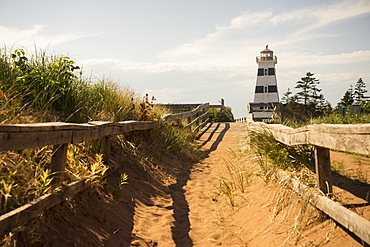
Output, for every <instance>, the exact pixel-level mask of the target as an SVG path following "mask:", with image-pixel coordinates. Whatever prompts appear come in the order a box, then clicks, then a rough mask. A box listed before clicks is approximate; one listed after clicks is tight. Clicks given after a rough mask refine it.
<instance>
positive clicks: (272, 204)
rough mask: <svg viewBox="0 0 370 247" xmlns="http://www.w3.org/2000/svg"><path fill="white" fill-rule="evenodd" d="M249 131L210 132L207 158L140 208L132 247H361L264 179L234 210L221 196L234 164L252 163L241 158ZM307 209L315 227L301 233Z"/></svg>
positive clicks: (217, 126)
mask: <svg viewBox="0 0 370 247" xmlns="http://www.w3.org/2000/svg"><path fill="white" fill-rule="evenodd" d="M246 132H247V125H246V124H242V123H214V124H212V125H209V126H208V127H207V128H206V129H204V130H203V133H201V135H200V138H199V140H198V142H199V144H200V145H202V149H203V150H204V152H205V153H206V155H207V157H206V158H205V159H204V160H203V161H202V162H201V163H198V164H195V165H193V166H192V167H191V168H189V169H184V170H182V171H181V172H180V175H179V176H178V179H177V181H176V183H174V184H172V185H170V186H169V187H168V188H167V189H168V191H164V193H162V194H161V196H156V197H155V198H150V200H151V201H150V202H148V203H146V204H145V203H144V204H143V203H142V202H138V203H137V204H136V207H135V215H134V227H133V233H134V234H135V236H136V237H135V238H134V241H133V242H132V243H131V246H181V247H187V246H361V244H359V243H358V242H356V241H355V240H353V239H352V238H351V237H350V236H349V235H348V234H347V233H345V232H344V231H343V230H342V229H341V228H339V227H337V226H335V224H334V223H332V222H331V221H329V220H326V221H324V222H322V223H320V222H318V221H317V219H318V214H317V212H316V211H315V210H314V209H313V208H312V207H310V206H307V207H306V206H304V207H302V206H301V204H298V203H295V201H298V198H297V197H295V196H294V195H293V194H292V193H291V192H290V191H286V190H282V189H281V188H280V186H277V185H276V184H274V183H272V184H270V183H269V184H266V183H265V182H264V181H263V179H261V178H260V177H258V176H255V178H254V179H253V182H251V183H250V184H249V186H248V187H247V189H246V191H245V192H243V193H240V192H239V193H237V192H235V194H236V198H235V204H236V206H234V207H231V205H230V201H228V198H227V197H226V196H225V195H222V194H221V193H220V178H221V177H228V170H227V168H226V167H227V164H229V163H230V162H231V163H235V164H236V163H243V162H246V160H241V158H240V156H238V155H235V153H236V151H235V150H238V149H239V150H240V148H242V149H243V148H245V138H246ZM243 145H244V147H243ZM248 162H249V161H247V163H248ZM253 169H255V165H254V168H253ZM251 172H252V171H251ZM279 196H282V197H287V198H291V201H289V199H288V200H287V201H285V202H284V201H282V200H281V198H279ZM281 201H282V202H281ZM279 202H280V204H279ZM284 203H285V204H284ZM283 204H284V205H283ZM303 205H306V204H303ZM303 209H304V212H306V213H307V214H308V217H306V218H307V219H306V221H304V222H305V224H307V225H308V226H309V227H308V228H302V229H301V228H299V227H300V226H299V224H298V223H297V218H299V217H298V216H297V215H300V214H299V213H300V212H302V211H303ZM297 236H298V237H297ZM296 239H297V240H296ZM328 240H330V241H328ZM343 244H344V245H343Z"/></svg>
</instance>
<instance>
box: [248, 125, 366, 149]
mask: <svg viewBox="0 0 370 247" xmlns="http://www.w3.org/2000/svg"><path fill="white" fill-rule="evenodd" d="M248 127H249V128H251V129H252V128H253V129H259V130H268V131H270V132H271V133H272V134H273V136H274V137H275V139H276V140H278V141H279V142H282V143H284V144H286V145H303V144H312V145H315V146H320V147H326V148H330V149H337V150H342V151H346V152H354V153H359V154H365V155H370V124H318V125H308V126H304V127H301V128H297V129H293V128H289V127H287V126H283V125H278V124H265V123H258V122H248Z"/></svg>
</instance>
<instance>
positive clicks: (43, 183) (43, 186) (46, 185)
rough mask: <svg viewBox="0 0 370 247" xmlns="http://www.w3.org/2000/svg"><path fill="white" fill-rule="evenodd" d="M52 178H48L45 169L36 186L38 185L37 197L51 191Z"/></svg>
mask: <svg viewBox="0 0 370 247" xmlns="http://www.w3.org/2000/svg"><path fill="white" fill-rule="evenodd" d="M52 180H53V178H52V177H51V176H50V170H49V169H47V170H45V171H43V172H42V174H40V176H39V178H38V181H37V185H38V196H42V195H44V194H45V193H47V192H48V191H49V190H50V189H51V186H50V185H51V181H52Z"/></svg>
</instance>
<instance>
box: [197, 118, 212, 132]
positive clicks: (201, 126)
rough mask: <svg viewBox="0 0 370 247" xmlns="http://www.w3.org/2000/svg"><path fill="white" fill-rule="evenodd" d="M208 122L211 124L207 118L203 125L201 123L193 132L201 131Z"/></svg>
mask: <svg viewBox="0 0 370 247" xmlns="http://www.w3.org/2000/svg"><path fill="white" fill-rule="evenodd" d="M208 122H209V118H207V119H206V120H205V121H204V122H203V123H201V124H200V125H198V126H197V127H195V129H194V130H193V133H196V132H198V131H199V129H201V128H203V127H204V126H205V125H206V124H207V123H208Z"/></svg>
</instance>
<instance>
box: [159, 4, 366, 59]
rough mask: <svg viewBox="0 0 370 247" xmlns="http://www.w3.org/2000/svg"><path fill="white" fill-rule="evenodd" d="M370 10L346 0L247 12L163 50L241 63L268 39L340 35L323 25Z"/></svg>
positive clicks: (284, 43)
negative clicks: (323, 31) (289, 8)
mask: <svg viewBox="0 0 370 247" xmlns="http://www.w3.org/2000/svg"><path fill="white" fill-rule="evenodd" d="M369 13H370V4H369V1H368V0H360V1H343V2H339V3H335V4H332V5H319V6H314V7H308V8H303V9H298V10H293V11H290V12H286V13H282V14H275V13H273V12H272V11H271V10H266V11H263V12H255V13H251V12H248V11H246V12H243V13H242V14H240V15H239V16H236V17H234V18H233V19H231V21H230V22H229V23H228V24H227V25H221V26H216V27H215V32H213V33H210V34H207V35H205V36H204V38H201V39H198V40H194V41H192V42H189V43H187V44H184V45H181V46H178V47H175V48H173V49H170V50H167V51H165V52H162V53H161V54H160V56H161V57H162V58H165V59H167V60H168V61H177V62H182V63H198V64H212V65H215V66H222V65H230V66H240V65H242V64H243V63H244V65H245V60H243V57H245V58H246V57H253V56H255V54H256V51H257V52H258V51H259V50H260V49H261V46H262V45H265V42H268V41H270V42H272V41H273V43H274V47H282V48H283V47H288V46H289V45H291V44H294V43H298V42H302V41H305V40H312V39H314V38H315V39H318V38H321V39H323V38H332V37H339V36H341V35H342V34H338V33H336V34H333V33H320V30H321V29H322V28H323V27H326V26H329V25H333V24H336V23H338V22H341V21H346V20H348V19H351V18H356V17H359V16H362V15H365V14H369Z"/></svg>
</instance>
